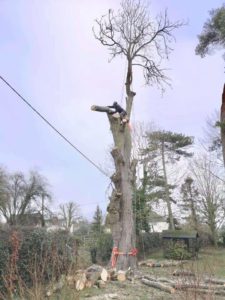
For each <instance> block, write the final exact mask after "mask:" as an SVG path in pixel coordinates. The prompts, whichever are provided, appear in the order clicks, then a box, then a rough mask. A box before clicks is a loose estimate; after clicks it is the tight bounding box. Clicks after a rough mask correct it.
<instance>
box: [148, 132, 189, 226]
mask: <svg viewBox="0 0 225 300" xmlns="http://www.w3.org/2000/svg"><path fill="white" fill-rule="evenodd" d="M147 138H148V146H147V148H146V149H143V155H145V154H148V153H151V155H152V157H154V159H155V160H156V161H157V162H158V164H160V165H161V167H162V172H161V174H158V175H157V177H156V179H155V180H156V182H155V184H156V186H158V187H160V189H159V190H158V191H157V194H156V196H157V197H162V199H163V200H164V201H165V202H166V205H167V210H168V219H169V228H170V229H172V230H174V229H175V224H174V217H173V212H172V206H171V202H173V201H174V200H173V198H172V197H171V191H172V190H173V189H174V188H175V186H174V185H172V184H169V179H168V174H167V164H168V163H174V162H176V161H179V160H180V158H181V157H191V156H192V155H193V154H192V153H190V152H188V151H187V148H188V147H189V146H190V145H192V144H193V138H192V137H189V136H185V135H183V134H178V133H173V132H170V131H154V132H150V133H147Z"/></svg>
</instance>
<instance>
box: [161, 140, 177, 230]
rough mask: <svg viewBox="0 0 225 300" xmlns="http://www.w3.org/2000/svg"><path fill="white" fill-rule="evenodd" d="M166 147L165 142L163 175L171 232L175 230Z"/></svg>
mask: <svg viewBox="0 0 225 300" xmlns="http://www.w3.org/2000/svg"><path fill="white" fill-rule="evenodd" d="M164 147H165V145H164V142H163V143H162V165H163V174H164V179H165V191H166V195H165V196H166V197H165V200H166V205H167V210H168V218H169V229H170V230H175V225H174V219H173V213H172V207H171V202H170V194H169V186H168V180H167V173H166V162H165V148H164Z"/></svg>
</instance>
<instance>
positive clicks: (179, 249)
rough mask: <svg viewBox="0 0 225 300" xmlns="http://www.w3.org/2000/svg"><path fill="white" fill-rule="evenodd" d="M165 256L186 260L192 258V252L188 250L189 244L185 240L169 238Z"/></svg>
mask: <svg viewBox="0 0 225 300" xmlns="http://www.w3.org/2000/svg"><path fill="white" fill-rule="evenodd" d="M164 257H165V258H168V259H175V260H184V259H190V258H192V253H190V252H188V248H187V245H186V244H185V242H184V241H172V240H169V241H167V242H166V247H165V250H164Z"/></svg>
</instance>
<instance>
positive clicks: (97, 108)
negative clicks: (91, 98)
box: [91, 105, 115, 114]
mask: <svg viewBox="0 0 225 300" xmlns="http://www.w3.org/2000/svg"><path fill="white" fill-rule="evenodd" d="M91 110H93V111H98V112H105V113H108V114H112V113H114V112H115V111H114V110H113V109H111V108H109V107H108V106H98V105H92V106H91Z"/></svg>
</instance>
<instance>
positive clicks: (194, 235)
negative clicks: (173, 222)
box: [162, 230, 199, 259]
mask: <svg viewBox="0 0 225 300" xmlns="http://www.w3.org/2000/svg"><path fill="white" fill-rule="evenodd" d="M162 240H163V251H164V256H165V257H166V258H172V259H188V258H192V257H196V256H197V254H198V250H199V235H198V232H197V231H183V230H164V231H163V232H162Z"/></svg>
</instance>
